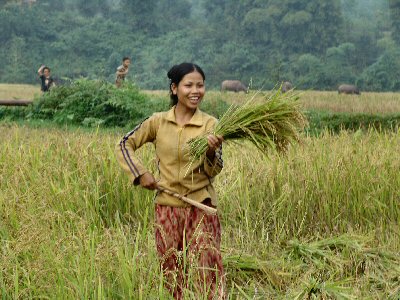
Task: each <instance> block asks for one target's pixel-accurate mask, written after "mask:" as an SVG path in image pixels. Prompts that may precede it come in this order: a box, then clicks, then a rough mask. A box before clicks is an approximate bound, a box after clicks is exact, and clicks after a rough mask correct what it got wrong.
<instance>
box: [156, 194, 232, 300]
mask: <svg viewBox="0 0 400 300" xmlns="http://www.w3.org/2000/svg"><path fill="white" fill-rule="evenodd" d="M203 204H206V205H209V206H211V202H210V201H209V200H206V201H205V202H203ZM155 216H156V228H155V234H156V245H157V252H158V255H159V257H160V260H161V268H162V271H163V273H164V278H165V281H166V285H167V288H168V289H169V290H170V292H171V293H172V294H173V295H174V298H175V299H183V297H184V290H187V291H190V294H193V293H194V294H195V295H201V297H199V299H205V298H207V299H225V296H224V290H225V276H224V269H223V265H222V257H221V252H220V243H221V226H220V223H219V218H218V216H216V215H215V216H213V215H207V214H205V213H204V212H203V211H202V210H200V209H198V208H196V207H194V206H191V207H187V208H180V207H171V206H164V205H158V204H156V207H155Z"/></svg>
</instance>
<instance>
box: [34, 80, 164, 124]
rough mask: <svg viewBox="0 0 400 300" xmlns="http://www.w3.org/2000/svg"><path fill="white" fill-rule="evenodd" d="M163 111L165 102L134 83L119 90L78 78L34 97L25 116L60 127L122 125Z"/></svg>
mask: <svg viewBox="0 0 400 300" xmlns="http://www.w3.org/2000/svg"><path fill="white" fill-rule="evenodd" d="M165 108H167V103H163V102H162V101H160V100H159V99H158V101H157V100H152V99H150V98H149V96H147V95H146V94H144V93H142V92H140V90H139V88H138V87H137V86H136V85H134V84H133V83H130V82H127V83H125V84H124V85H123V86H122V87H121V88H119V89H118V88H116V87H115V86H114V85H113V84H111V83H108V82H105V81H97V80H87V79H81V80H77V81H75V82H73V83H72V84H71V85H68V86H58V87H55V88H53V89H52V90H51V91H50V92H49V93H45V94H43V95H42V96H40V97H39V98H36V99H35V101H34V104H33V106H32V108H31V110H30V112H29V113H28V114H27V117H28V118H31V119H44V120H53V121H55V122H56V123H59V124H74V125H84V126H98V125H103V126H125V125H134V124H137V123H138V122H140V120H142V119H143V118H145V117H147V116H148V115H151V114H152V113H153V112H154V111H159V110H164V109H165Z"/></svg>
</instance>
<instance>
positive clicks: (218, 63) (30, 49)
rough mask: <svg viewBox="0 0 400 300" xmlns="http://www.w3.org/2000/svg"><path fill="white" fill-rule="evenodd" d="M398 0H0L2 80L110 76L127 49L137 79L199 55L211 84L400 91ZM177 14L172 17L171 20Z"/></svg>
mask: <svg viewBox="0 0 400 300" xmlns="http://www.w3.org/2000/svg"><path fill="white" fill-rule="evenodd" d="M399 19H400V1H399V0H332V1H325V0H312V1H309V0H268V1H258V0H238V1H228V0H221V1H214V0H197V1H194V0H178V1H171V0H165V1H158V0H147V1H136V0H135V1H133V0H129V1H128V0H107V1H98V0H85V1H83V0H36V1H35V0H30V1H29V0H23V1H17V0H14V1H12V0H11V1H1V2H0V28H1V30H2V31H1V34H0V45H1V46H0V64H1V66H2V68H1V69H0V82H7V83H17V82H19V83H35V82H37V80H38V79H37V75H36V71H37V69H38V67H39V66H40V64H42V63H44V64H47V65H49V66H50V67H51V68H52V70H53V75H54V76H56V77H58V78H64V77H68V78H73V79H76V78H79V77H89V78H96V79H103V80H107V81H113V79H114V72H115V69H116V67H117V66H118V65H119V64H120V63H121V58H122V57H123V56H125V55H128V56H131V57H132V59H133V64H132V70H131V72H130V74H129V76H130V77H131V79H133V80H134V81H135V82H136V83H137V84H138V85H139V86H140V87H141V88H146V89H165V88H167V86H168V82H167V80H166V72H167V70H168V69H169V68H170V67H171V66H172V65H173V64H175V63H179V62H182V61H185V60H186V61H195V62H197V63H199V64H200V65H201V66H203V67H204V69H205V71H206V74H207V82H208V86H209V87H213V88H218V87H219V84H220V82H221V81H222V80H224V79H240V80H242V81H243V82H245V83H246V84H248V83H250V82H252V84H254V85H255V86H256V87H257V88H259V87H261V86H264V87H265V88H271V87H273V86H274V85H275V84H276V82H278V81H282V80H290V81H292V82H293V83H294V84H295V86H296V87H297V88H300V89H318V90H334V89H336V87H337V86H338V85H339V84H340V83H343V82H347V83H357V84H358V85H359V86H360V87H361V89H362V90H369V91H396V90H400V37H399V32H400V22H399V21H398V20H399ZM172 20H173V21H172Z"/></svg>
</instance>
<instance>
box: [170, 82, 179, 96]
mask: <svg viewBox="0 0 400 300" xmlns="http://www.w3.org/2000/svg"><path fill="white" fill-rule="evenodd" d="M171 91H172V95H176V94H177V93H178V86H177V85H176V84H175V83H171Z"/></svg>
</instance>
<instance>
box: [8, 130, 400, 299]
mask: <svg viewBox="0 0 400 300" xmlns="http://www.w3.org/2000/svg"><path fill="white" fill-rule="evenodd" d="M123 134H124V132H122V131H121V132H119V131H116V130H113V131H103V130H92V131H88V130H81V129H76V128H75V129H64V130H62V129H55V128H32V127H26V126H23V125H15V124H7V123H2V124H0V141H1V147H0V247H1V251H0V294H1V295H2V299H34V298H35V299H37V298H39V299H171V298H170V296H169V295H168V293H167V292H166V290H165V288H164V286H163V278H162V276H161V275H160V272H159V270H158V259H157V256H156V252H155V244H154V238H153V220H154V212H153V210H154V205H153V203H152V198H153V193H152V192H149V191H144V190H142V189H139V188H134V187H132V186H131V185H130V184H129V183H128V181H127V178H126V177H125V175H124V174H123V173H122V172H121V170H120V168H119V166H117V163H116V160H115V159H114V153H113V148H114V144H115V143H116V142H117V141H118V140H119V138H120V137H121V136H122V135H123ZM399 153H400V131H398V132H388V133H377V132H374V131H369V132H366V133H363V132H355V133H352V134H350V133H347V132H342V133H341V134H339V135H330V134H329V133H325V134H322V135H321V136H320V137H318V138H314V137H307V136H303V137H302V143H301V144H299V145H296V146H294V147H291V148H290V149H289V151H288V153H287V155H286V156H277V155H276V154H272V153H271V154H270V156H269V157H268V158H267V157H264V156H261V154H259V153H258V152H257V151H254V148H253V147H252V145H247V144H245V145H243V146H238V145H236V144H227V145H226V146H225V147H224V160H225V167H224V170H223V172H222V173H221V174H220V175H219V176H218V177H217V180H216V184H215V185H216V189H217V192H218V194H219V208H218V209H219V214H220V218H221V223H222V228H223V233H222V239H223V240H222V248H223V259H224V265H225V269H226V272H227V284H228V299H392V300H395V299H399V298H400V254H399V252H400V234H399V232H400V205H399V201H400V172H399V170H400V155H398V154H399ZM139 155H140V157H141V158H142V161H144V162H145V164H147V165H148V166H149V167H150V168H151V169H152V170H154V169H155V162H154V159H153V150H152V148H151V147H145V148H143V149H142V150H141V151H140V153H139ZM189 286H191V284H190V282H189ZM186 299H202V295H199V294H196V292H193V291H190V290H188V291H186Z"/></svg>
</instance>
